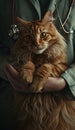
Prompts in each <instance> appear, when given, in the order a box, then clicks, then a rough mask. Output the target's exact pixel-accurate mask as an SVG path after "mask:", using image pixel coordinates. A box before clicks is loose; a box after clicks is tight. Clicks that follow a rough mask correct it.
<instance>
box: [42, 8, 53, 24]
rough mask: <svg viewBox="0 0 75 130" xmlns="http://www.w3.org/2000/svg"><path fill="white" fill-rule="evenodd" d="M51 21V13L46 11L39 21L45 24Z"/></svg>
mask: <svg viewBox="0 0 75 130" xmlns="http://www.w3.org/2000/svg"><path fill="white" fill-rule="evenodd" d="M53 20H54V18H53V14H52V11H51V10H48V11H47V12H46V14H45V15H44V17H43V19H42V20H41V21H42V23H47V22H53Z"/></svg>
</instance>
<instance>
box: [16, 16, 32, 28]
mask: <svg viewBox="0 0 75 130" xmlns="http://www.w3.org/2000/svg"><path fill="white" fill-rule="evenodd" d="M16 23H17V25H19V26H24V25H27V24H29V23H30V22H29V21H25V20H23V19H22V18H20V17H16Z"/></svg>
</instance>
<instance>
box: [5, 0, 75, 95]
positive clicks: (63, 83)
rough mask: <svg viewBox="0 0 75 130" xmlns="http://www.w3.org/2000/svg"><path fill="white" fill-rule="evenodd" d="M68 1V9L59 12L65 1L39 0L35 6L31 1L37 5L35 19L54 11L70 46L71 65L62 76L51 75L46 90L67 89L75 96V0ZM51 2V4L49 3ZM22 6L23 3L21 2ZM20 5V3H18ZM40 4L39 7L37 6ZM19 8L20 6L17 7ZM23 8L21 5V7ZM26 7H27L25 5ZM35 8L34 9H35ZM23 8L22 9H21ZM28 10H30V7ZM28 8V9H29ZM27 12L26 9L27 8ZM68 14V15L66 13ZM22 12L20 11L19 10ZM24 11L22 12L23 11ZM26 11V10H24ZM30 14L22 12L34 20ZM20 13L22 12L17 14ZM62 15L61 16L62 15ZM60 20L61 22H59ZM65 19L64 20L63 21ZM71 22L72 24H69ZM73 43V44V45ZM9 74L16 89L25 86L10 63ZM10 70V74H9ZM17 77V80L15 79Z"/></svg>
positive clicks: (69, 61)
mask: <svg viewBox="0 0 75 130" xmlns="http://www.w3.org/2000/svg"><path fill="white" fill-rule="evenodd" d="M66 2H67V3H66V4H65V5H67V7H65V9H66V8H67V11H64V13H63V11H62V12H61V11H60V12H59V10H60V8H61V6H62V8H63V6H64V2H59V3H58V0H57V1H51V2H49V1H48V0H47V1H46V2H43V1H42V0H39V1H38V2H35V3H36V4H37V5H36V4H35V6H34V4H33V3H32V2H31V4H33V5H32V6H34V7H35V9H36V12H35V13H32V14H34V15H35V14H36V15H35V16H36V18H34V19H38V17H39V19H41V18H42V17H43V16H44V14H45V12H46V11H47V10H48V9H49V10H52V11H53V16H54V18H55V21H54V22H55V24H56V27H57V28H58V30H59V31H60V32H61V33H62V35H63V36H64V37H65V39H66V41H67V42H68V48H67V50H68V51H67V54H68V64H69V65H70V67H69V68H68V69H67V70H66V71H65V72H64V73H63V74H62V75H61V77H60V78H52V77H49V78H48V80H47V83H46V85H45V86H44V90H45V91H59V90H63V89H67V91H68V92H69V93H70V95H71V96H74V93H75V92H74V88H75V87H74V85H75V84H74V69H75V67H74V63H73V62H74V45H73V44H74V26H75V25H74V17H73V16H74V10H75V8H74V4H75V1H66ZM49 3H50V5H49ZM24 4H25V5H26V4H28V3H27V2H25V3H24ZM20 5H21V6H23V5H22V3H20ZM17 6H18V5H17ZM37 6H38V8H37ZM17 8H18V7H17ZM19 8H20V9H21V7H19ZM24 8H25V7H24ZM35 9H34V10H35ZM21 10H22V9H21ZM28 10H29V11H30V9H29V8H28ZM28 10H27V11H28ZM25 12H26V9H25ZM65 12H66V13H67V16H66V13H65ZM19 13H20V12H19ZM21 13H22V12H21ZM23 13H24V12H23ZM28 13H29V14H27V15H26V16H24V15H25V13H24V14H22V15H23V18H24V19H26V20H30V21H31V20H33V18H29V16H30V17H32V15H31V14H30V13H31V12H28ZM17 15H20V14H17ZM60 15H61V16H60ZM62 16H63V20H62ZM58 20H59V22H58ZM70 20H71V21H70ZM62 21H63V22H62ZM67 24H70V25H67ZM67 26H70V28H68V27H67ZM72 45H73V46H72ZM7 70H8V72H7V75H8V79H9V80H10V82H11V84H12V85H13V86H15V85H16V89H17V87H20V88H21V87H22V85H23V86H24V84H23V83H21V82H22V81H20V80H19V82H18V78H17V77H16V76H17V75H18V72H17V71H16V70H15V69H14V68H13V67H12V66H11V65H8V66H7ZM9 72H10V74H8V73H9ZM15 78H16V79H17V80H16V81H15V80H14V79H15ZM25 88H26V91H27V87H26V86H25Z"/></svg>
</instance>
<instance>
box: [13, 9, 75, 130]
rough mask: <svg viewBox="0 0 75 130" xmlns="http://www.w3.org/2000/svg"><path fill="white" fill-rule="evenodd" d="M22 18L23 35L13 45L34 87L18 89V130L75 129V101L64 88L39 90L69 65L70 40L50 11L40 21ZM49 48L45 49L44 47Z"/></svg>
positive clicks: (23, 74)
mask: <svg viewBox="0 0 75 130" xmlns="http://www.w3.org/2000/svg"><path fill="white" fill-rule="evenodd" d="M18 20H19V22H20V25H19V26H20V36H19V39H18V41H17V43H16V44H15V47H14V49H13V55H14V57H15V60H17V62H18V66H19V72H20V78H21V79H22V80H24V81H25V82H27V83H29V84H31V86H30V91H33V92H35V93H33V94H31V93H29V94H23V93H18V92H15V96H14V99H15V101H14V102H15V107H14V111H15V127H16V129H17V130H75V103H74V101H69V100H68V99H67V98H65V97H64V95H63V94H62V92H49V93H37V92H39V91H41V90H42V89H43V86H44V84H45V83H46V81H47V78H48V77H49V76H51V77H59V76H60V74H61V73H63V72H64V71H65V70H66V69H67V55H66V46H67V45H66V42H65V40H64V38H63V37H62V36H61V34H60V33H59V32H58V31H57V29H56V27H55V25H54V24H53V21H52V14H51V12H50V11H48V12H47V13H46V15H45V16H44V18H43V19H42V20H40V21H34V22H28V23H27V22H24V21H23V20H21V19H20V18H18ZM44 49H45V50H44Z"/></svg>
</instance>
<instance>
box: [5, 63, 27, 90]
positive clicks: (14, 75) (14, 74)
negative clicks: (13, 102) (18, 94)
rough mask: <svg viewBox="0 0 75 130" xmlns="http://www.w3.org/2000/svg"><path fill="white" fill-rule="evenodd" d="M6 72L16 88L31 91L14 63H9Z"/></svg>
mask: <svg viewBox="0 0 75 130" xmlns="http://www.w3.org/2000/svg"><path fill="white" fill-rule="evenodd" d="M4 72H5V73H6V75H7V78H8V80H9V82H10V83H11V85H12V87H13V88H14V89H15V90H17V91H23V92H29V89H28V85H27V84H25V82H23V81H22V80H21V79H20V77H19V72H18V71H17V70H16V69H15V68H14V67H13V66H12V65H10V64H8V65H7V66H6V67H5V69H4Z"/></svg>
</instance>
